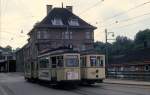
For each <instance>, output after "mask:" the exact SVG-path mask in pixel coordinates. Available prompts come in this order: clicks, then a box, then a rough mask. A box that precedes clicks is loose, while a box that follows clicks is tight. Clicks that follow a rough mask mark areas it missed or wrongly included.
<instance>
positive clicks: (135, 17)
mask: <svg viewBox="0 0 150 95" xmlns="http://www.w3.org/2000/svg"><path fill="white" fill-rule="evenodd" d="M147 15H150V12H149V13H145V14H142V15H137V16H134V17H131V18H128V19H123V20H117V21H115V22H113V23H111V24H108V25H103V26H100V27H111V26H112V25H113V26H114V25H117V24H118V23H119V24H121V23H122V22H123V23H124V22H128V21H131V20H135V19H137V18H140V17H143V16H147Z"/></svg>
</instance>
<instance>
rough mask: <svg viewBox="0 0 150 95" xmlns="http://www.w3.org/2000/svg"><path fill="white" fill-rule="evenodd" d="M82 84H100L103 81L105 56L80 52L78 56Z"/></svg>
mask: <svg viewBox="0 0 150 95" xmlns="http://www.w3.org/2000/svg"><path fill="white" fill-rule="evenodd" d="M80 56H81V57H80V58H81V59H80V62H81V63H80V65H81V80H82V83H86V84H94V83H101V82H103V79H105V55H104V54H98V53H97V52H82V53H81V54H80Z"/></svg>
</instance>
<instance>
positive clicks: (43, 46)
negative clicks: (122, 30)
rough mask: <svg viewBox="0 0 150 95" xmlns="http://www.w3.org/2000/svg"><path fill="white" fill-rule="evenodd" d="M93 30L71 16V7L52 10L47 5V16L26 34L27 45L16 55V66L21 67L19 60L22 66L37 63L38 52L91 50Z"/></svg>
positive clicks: (79, 19)
mask: <svg viewBox="0 0 150 95" xmlns="http://www.w3.org/2000/svg"><path fill="white" fill-rule="evenodd" d="M95 29H96V27H94V26H92V25H90V24H88V23H87V22H85V21H84V20H82V19H81V18H79V17H78V16H76V15H75V14H73V8H72V6H66V8H52V5H47V16H46V17H45V18H44V19H43V20H42V21H41V22H38V23H36V24H35V26H34V27H33V29H32V30H31V31H30V32H29V33H28V35H29V39H28V43H27V44H26V45H25V46H24V47H23V48H22V49H21V50H20V51H18V52H17V53H16V54H17V55H16V56H18V57H17V60H18V61H17V64H21V65H23V64H22V63H21V60H20V59H23V60H24V64H25V63H27V62H30V63H37V56H38V54H39V53H40V52H42V51H44V50H50V49H55V48H59V47H71V48H73V49H74V50H77V51H82V50H87V49H93V48H94V30H95ZM19 52H20V53H21V54H20V53H19ZM20 55H21V56H20ZM20 57H23V58H20ZM19 60H20V61H19ZM27 60H28V61H27Z"/></svg>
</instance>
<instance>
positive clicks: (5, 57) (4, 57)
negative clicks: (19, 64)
mask: <svg viewBox="0 0 150 95" xmlns="http://www.w3.org/2000/svg"><path fill="white" fill-rule="evenodd" d="M15 60H16V58H15V53H13V52H10V51H6V50H5V48H2V47H0V72H15V69H16V62H15Z"/></svg>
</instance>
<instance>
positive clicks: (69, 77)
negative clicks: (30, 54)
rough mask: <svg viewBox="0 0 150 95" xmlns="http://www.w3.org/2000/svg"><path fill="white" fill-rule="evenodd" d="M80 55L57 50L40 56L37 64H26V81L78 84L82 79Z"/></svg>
mask: <svg viewBox="0 0 150 95" xmlns="http://www.w3.org/2000/svg"><path fill="white" fill-rule="evenodd" d="M80 75H81V74H80V54H79V53H77V52H73V51H69V50H65V51H64V50H57V51H51V52H47V53H43V54H41V55H39V56H38V62H37V63H35V64H32V63H31V64H29V63H28V64H25V79H27V80H31V79H32V80H44V81H48V82H51V83H66V82H69V83H70V82H71V83H77V82H79V81H80V80H81V77H80Z"/></svg>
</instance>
